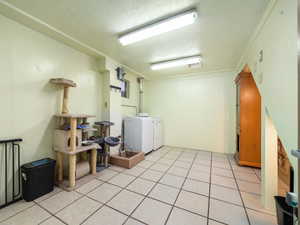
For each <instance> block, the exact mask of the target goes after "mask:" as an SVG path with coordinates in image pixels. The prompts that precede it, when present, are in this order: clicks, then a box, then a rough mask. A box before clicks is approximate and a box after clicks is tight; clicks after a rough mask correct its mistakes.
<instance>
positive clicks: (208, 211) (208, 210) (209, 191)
mask: <svg viewBox="0 0 300 225" xmlns="http://www.w3.org/2000/svg"><path fill="white" fill-rule="evenodd" d="M212 160H213V155H212V153H210V174H209V190H208V208H207V218H208V219H207V225H209V213H210V194H211V176H212Z"/></svg>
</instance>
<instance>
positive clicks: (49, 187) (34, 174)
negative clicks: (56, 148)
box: [21, 158, 56, 201]
mask: <svg viewBox="0 0 300 225" xmlns="http://www.w3.org/2000/svg"><path fill="white" fill-rule="evenodd" d="M55 164H56V161H55V160H53V159H50V158H45V159H41V160H37V161H34V162H30V163H26V164H24V165H23V166H22V167H21V173H22V191H23V199H24V200H25V201H33V200H34V199H36V198H38V197H41V196H43V195H45V194H47V193H49V192H51V191H53V188H54V179H55V177H54V176H55Z"/></svg>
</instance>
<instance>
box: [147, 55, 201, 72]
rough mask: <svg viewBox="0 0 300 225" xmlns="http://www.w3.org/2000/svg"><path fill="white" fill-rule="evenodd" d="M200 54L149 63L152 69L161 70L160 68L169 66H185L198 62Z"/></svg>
mask: <svg viewBox="0 0 300 225" xmlns="http://www.w3.org/2000/svg"><path fill="white" fill-rule="evenodd" d="M201 59H202V58H201V56H191V57H185V58H181V59H174V60H169V61H164V62H160V63H153V64H151V69H152V70H161V69H167V68H171V67H179V66H185V65H192V64H198V63H200V62H201Z"/></svg>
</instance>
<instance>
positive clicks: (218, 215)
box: [0, 147, 277, 225]
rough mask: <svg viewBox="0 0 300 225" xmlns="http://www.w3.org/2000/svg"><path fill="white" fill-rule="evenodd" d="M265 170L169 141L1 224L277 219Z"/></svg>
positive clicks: (8, 214)
mask: <svg viewBox="0 0 300 225" xmlns="http://www.w3.org/2000/svg"><path fill="white" fill-rule="evenodd" d="M259 194H260V171H259V170H256V169H252V168H246V167H239V166H237V165H236V163H235V161H234V160H233V158H232V156H231V155H224V154H218V153H210V152H205V151H194V150H188V149H181V148H172V147H164V148H162V149H160V150H158V151H155V152H153V153H151V154H149V155H148V156H147V157H146V160H144V161H143V162H141V163H139V164H138V166H136V167H134V168H132V169H129V170H127V169H123V168H120V167H116V166H111V167H110V168H109V169H107V170H105V171H102V172H101V173H99V174H98V176H97V178H96V179H94V180H92V181H90V182H89V183H87V184H85V185H84V186H81V187H80V188H78V189H77V190H76V191H73V192H65V191H62V190H61V189H59V188H55V190H54V191H53V192H52V193H49V194H48V195H46V196H43V197H41V198H39V199H37V200H35V201H34V202H29V203H26V202H22V201H21V202H18V203H16V204H13V205H11V206H9V207H7V208H4V209H2V210H0V224H1V225H8V224H9V225H19V224H20V225H35V224H41V225H63V224H70V225H77V224H84V225H142V224H149V225H222V224H230V225H244V224H245V225H275V224H277V223H276V218H275V216H274V215H272V213H270V212H268V211H266V210H264V209H263V208H262V207H261V205H260V196H259Z"/></svg>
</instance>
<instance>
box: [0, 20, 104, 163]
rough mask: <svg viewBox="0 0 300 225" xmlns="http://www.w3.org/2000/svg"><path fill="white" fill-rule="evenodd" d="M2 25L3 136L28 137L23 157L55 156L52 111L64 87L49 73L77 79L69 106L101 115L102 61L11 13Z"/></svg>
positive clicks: (0, 97)
mask: <svg viewBox="0 0 300 225" xmlns="http://www.w3.org/2000/svg"><path fill="white" fill-rule="evenodd" d="M0 27H1V38H0V80H1V82H0V102H1V110H0V113H1V116H0V124H1V129H0V138H1V139H3V138H13V137H20V138H23V139H24V142H23V143H22V154H21V157H22V162H28V161H32V160H36V159H40V158H42V157H47V156H52V155H53V153H52V148H51V147H52V133H53V128H54V119H53V115H54V114H55V113H57V112H59V111H60V102H61V94H62V92H61V91H60V90H59V89H58V88H57V87H54V86H53V85H51V84H49V83H48V81H49V79H50V78H55V77H64V78H67V79H72V80H74V81H75V82H76V83H77V84H78V87H76V88H72V89H71V90H70V112H72V113H88V114H92V115H96V118H97V119H100V118H101V107H100V106H101V104H102V91H101V87H102V85H101V83H102V77H101V75H100V74H99V73H98V72H97V70H98V65H97V63H96V61H95V59H93V58H91V57H89V56H87V55H85V54H82V53H80V52H78V51H76V50H74V49H72V48H70V47H68V46H66V45H64V44H61V43H59V42H57V41H55V40H53V39H50V38H48V37H46V36H45V35H42V34H40V33H38V32H36V31H33V30H31V29H29V28H27V27H25V26H23V25H20V24H18V23H16V22H13V21H11V20H9V19H7V18H6V17H3V16H0ZM0 154H2V152H0ZM1 159H3V158H2V157H1ZM0 165H3V162H0Z"/></svg>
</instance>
